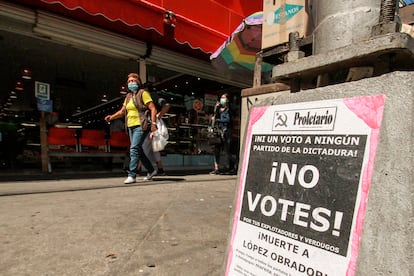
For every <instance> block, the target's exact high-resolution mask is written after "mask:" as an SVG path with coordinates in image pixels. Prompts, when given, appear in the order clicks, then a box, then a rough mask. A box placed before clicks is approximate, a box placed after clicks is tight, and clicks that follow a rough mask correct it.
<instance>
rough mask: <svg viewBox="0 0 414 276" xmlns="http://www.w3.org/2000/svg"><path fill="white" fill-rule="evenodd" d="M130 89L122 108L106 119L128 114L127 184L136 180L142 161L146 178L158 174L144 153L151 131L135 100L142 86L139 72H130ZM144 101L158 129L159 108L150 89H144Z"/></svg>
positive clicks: (108, 120) (154, 126) (128, 82)
mask: <svg viewBox="0 0 414 276" xmlns="http://www.w3.org/2000/svg"><path fill="white" fill-rule="evenodd" d="M127 84H128V90H129V91H130V93H128V95H127V96H126V97H125V100H124V103H123V104H122V107H121V109H119V110H118V111H117V112H115V113H114V114H112V115H107V116H106V117H105V121H107V122H110V121H112V120H115V119H118V118H121V117H122V116H126V118H125V120H126V126H127V127H128V133H129V138H130V141H131V146H130V152H129V154H130V162H129V171H128V177H127V179H125V181H124V183H125V184H131V183H135V182H136V176H137V165H138V162H139V161H141V162H142V164H143V165H144V166H145V168H146V169H147V171H148V174H147V176H146V177H145V178H144V180H151V179H152V178H153V176H154V175H156V174H157V170H156V169H154V167H153V166H152V164H151V162H150V161H149V160H148V158H147V156H146V155H145V154H144V151H143V148H142V144H143V143H144V140H145V138H146V136H147V135H148V133H149V130H146V131H144V130H143V128H142V126H141V119H140V116H139V113H140V112H142V110H138V106H137V104H136V103H135V101H134V100H133V97H135V96H136V95H137V93H138V92H139V90H140V89H141V87H142V82H141V79H140V77H139V75H138V74H137V73H130V74H129V75H128V80H127ZM142 103H143V104H144V105H145V106H146V107H147V108H148V109H149V110H150V111H151V122H152V123H151V128H150V130H151V131H156V130H157V124H156V123H155V119H156V114H157V109H156V108H155V105H154V103H153V101H152V98H151V95H150V93H149V92H148V91H143V93H142Z"/></svg>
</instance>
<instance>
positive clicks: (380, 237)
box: [242, 72, 414, 276]
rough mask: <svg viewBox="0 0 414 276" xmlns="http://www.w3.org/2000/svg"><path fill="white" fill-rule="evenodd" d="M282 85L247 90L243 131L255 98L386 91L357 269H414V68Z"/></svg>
mask: <svg viewBox="0 0 414 276" xmlns="http://www.w3.org/2000/svg"><path fill="white" fill-rule="evenodd" d="M278 89H279V88H278V87H277V86H276V85H273V86H271V85H270V86H266V87H258V88H249V89H245V90H243V94H242V95H243V99H242V114H243V116H242V136H243V137H244V132H245V125H246V121H247V117H248V110H247V107H248V105H250V104H248V102H249V101H250V102H252V103H255V105H271V104H274V105H277V104H287V103H296V102H306V101H319V100H327V99H337V98H346V97H354V96H365V95H377V94H385V95H386V102H385V110H384V116H383V121H382V126H381V131H380V140H379V144H378V148H377V155H376V158H375V164H374V173H373V179H372V182H371V188H370V192H369V196H368V203H367V211H366V216H365V224H364V228H363V234H362V239H361V244H360V250H359V255H358V263H357V269H356V275H361V276H367V275H398V276H409V275H414V274H413V273H414V258H413V255H414V223H413V220H414V219H413V203H414V202H413V198H414V183H413V182H414V177H413V175H414V173H413V167H414V158H413V149H414V138H413V136H414V118H413V117H414V95H413V94H414V72H392V73H389V74H385V75H382V76H379V77H375V78H367V79H363V80H359V81H354V82H347V83H342V84H338V85H331V86H326V87H321V88H316V89H311V90H306V91H301V92H298V93H289V91H278ZM272 90H273V91H272ZM242 141H244V139H243V140H242Z"/></svg>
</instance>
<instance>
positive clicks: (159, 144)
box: [151, 130, 168, 151]
mask: <svg viewBox="0 0 414 276" xmlns="http://www.w3.org/2000/svg"><path fill="white" fill-rule="evenodd" d="M151 136H152V137H151V144H152V150H153V151H162V150H163V149H164V148H165V146H166V145H167V144H168V140H167V139H165V137H164V136H163V135H161V134H160V132H159V130H156V131H154V132H151Z"/></svg>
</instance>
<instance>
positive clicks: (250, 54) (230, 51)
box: [210, 12, 273, 76]
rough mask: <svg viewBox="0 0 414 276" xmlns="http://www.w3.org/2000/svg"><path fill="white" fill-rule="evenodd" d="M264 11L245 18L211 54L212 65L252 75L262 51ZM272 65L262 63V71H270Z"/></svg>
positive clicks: (231, 72) (227, 70) (228, 70)
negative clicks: (257, 57) (257, 55)
mask: <svg viewBox="0 0 414 276" xmlns="http://www.w3.org/2000/svg"><path fill="white" fill-rule="evenodd" d="M262 22H263V12H256V13H254V14H252V15H250V16H249V17H247V18H245V19H244V20H243V22H242V23H241V24H240V25H239V26H238V27H237V28H236V30H234V32H233V33H232V34H231V35H230V36H229V38H228V39H227V40H226V41H225V42H224V43H223V44H222V45H221V46H220V47H219V48H218V49H217V50H216V51H215V52H214V53H213V54H212V55H211V56H210V60H211V62H212V65H213V66H214V67H215V68H216V69H217V70H219V71H221V72H224V73H228V74H230V75H231V74H237V75H238V76H240V74H243V75H249V76H251V75H252V74H253V71H254V65H255V62H256V54H257V53H258V52H260V51H261V44H262ZM272 67H273V66H272V65H270V64H268V63H264V62H263V63H262V72H270V71H271V70H272Z"/></svg>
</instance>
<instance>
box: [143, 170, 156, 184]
mask: <svg viewBox="0 0 414 276" xmlns="http://www.w3.org/2000/svg"><path fill="white" fill-rule="evenodd" d="M154 175H157V169H155V170H154V171H153V172H152V173H148V174H147V176H146V177H144V180H145V181H147V180H152V177H153V176H154Z"/></svg>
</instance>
